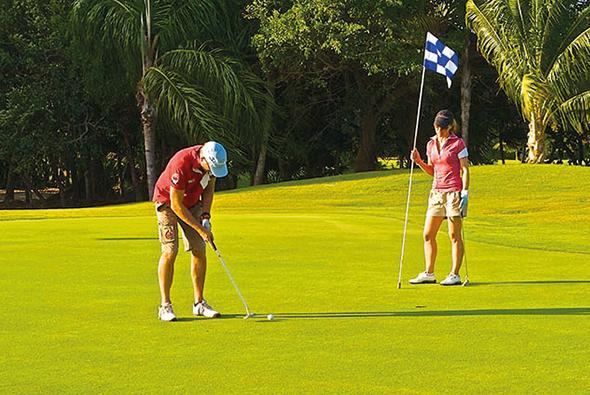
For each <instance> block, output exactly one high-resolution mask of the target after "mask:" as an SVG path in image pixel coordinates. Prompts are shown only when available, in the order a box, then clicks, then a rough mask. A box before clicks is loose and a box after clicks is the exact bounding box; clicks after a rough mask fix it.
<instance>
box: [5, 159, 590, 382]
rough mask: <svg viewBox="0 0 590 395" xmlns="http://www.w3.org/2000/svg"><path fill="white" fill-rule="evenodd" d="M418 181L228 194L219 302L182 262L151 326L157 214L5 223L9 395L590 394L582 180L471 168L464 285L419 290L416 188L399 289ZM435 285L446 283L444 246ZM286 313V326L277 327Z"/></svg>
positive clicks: (36, 214)
mask: <svg viewBox="0 0 590 395" xmlns="http://www.w3.org/2000/svg"><path fill="white" fill-rule="evenodd" d="M407 179H408V177H407V172H399V171H394V172H391V171H389V172H375V173H366V174H358V175H347V176H340V177H332V178H325V179H320V180H309V181H304V182H293V183H285V184H280V185H276V186H264V187H260V188H247V189H243V190H238V191H232V192H228V193H221V194H218V195H217V196H216V201H215V208H214V212H213V225H214V231H215V234H216V241H217V244H218V246H219V248H220V250H221V251H222V253H223V255H224V257H225V259H226V261H227V263H228V265H229V267H230V269H231V270H232V273H233V275H234V277H235V280H236V281H237V283H238V284H239V285H240V287H241V290H242V292H243V293H244V296H245V297H246V299H247V300H248V302H249V304H250V305H251V307H252V309H253V310H254V311H255V312H256V313H258V314H261V315H260V316H258V317H256V318H254V319H250V320H248V321H244V320H242V319H241V315H242V314H243V309H242V306H241V304H240V301H239V299H238V298H237V296H236V295H235V293H234V290H233V288H232V286H231V284H230V283H229V281H228V279H227V278H226V277H225V274H224V272H223V269H222V268H221V267H220V265H219V264H218V262H217V261H216V258H215V256H214V254H212V253H209V273H208V278H207V291H206V293H207V298H208V300H209V302H210V303H211V304H212V305H213V306H215V307H216V308H218V309H219V310H221V311H222V313H225V314H226V317H225V318H224V319H219V320H203V319H196V320H194V319H193V318H192V317H191V315H190V313H191V310H190V306H191V297H192V292H191V283H190V277H189V267H188V257H187V256H186V254H183V255H180V256H179V259H178V261H177V265H176V278H175V283H174V287H173V291H172V295H173V302H174V305H175V310H176V313H177V314H178V315H179V317H180V321H179V322H176V323H162V322H159V321H158V320H157V319H156V307H157V305H158V302H159V294H158V288H157V281H156V261H157V258H158V254H159V244H158V241H157V239H156V236H157V232H156V226H155V218H154V215H153V212H152V206H151V205H150V204H149V203H143V204H133V205H123V206H115V207H105V208H96V209H76V210H45V211H42V210H37V211H3V212H0V227H1V229H2V239H1V241H0V256H1V257H2V263H1V264H0V296H1V300H2V308H0V320H1V322H2V324H1V325H0V349H1V350H2V352H1V353H0V367H1V369H0V392H2V393H94V392H99V393H128V392H133V393H196V392H203V393H241V392H246V393H302V392H305V393H343V392H352V393H391V392H396V393H398V392H401V393H424V392H448V393H457V392H467V393H487V392H510V393H533V392H541V393H581V392H588V391H589V390H590V376H589V375H588V373H587V368H588V361H590V351H589V350H590V347H588V344H590V273H589V267H588V262H589V261H590V238H589V236H588V233H589V231H590V225H589V221H590V196H589V194H588V192H589V191H590V169H588V168H580V167H567V166H525V165H509V166H484V167H474V168H473V169H472V188H471V196H470V198H471V202H470V208H469V214H470V216H469V218H468V219H467V221H466V239H467V250H468V265H469V271H470V277H471V281H472V285H471V286H469V287H452V288H444V287H441V286H439V285H427V286H410V285H409V284H407V280H408V279H409V278H410V277H411V276H413V275H415V274H416V273H418V271H420V270H422V243H421V236H420V235H421V225H422V222H423V216H424V211H425V204H426V198H427V194H428V190H429V187H430V180H429V179H428V177H427V176H426V175H424V174H418V175H417V176H416V183H415V186H414V190H413V196H412V206H411V210H410V223H409V227H408V229H409V235H408V242H407V253H406V259H405V267H404V276H403V278H404V285H403V288H402V289H401V290H397V289H396V282H397V271H398V264H399V254H400V248H401V233H402V230H403V215H404V210H405V194H406V190H407ZM438 240H439V246H440V253H439V262H438V265H437V269H436V274H437V276H438V278H439V279H440V278H442V277H443V276H444V275H446V274H447V273H448V271H449V268H450V258H449V244H448V238H447V236H446V233H445V232H444V230H443V232H441V233H440V234H439V237H438ZM268 313H274V315H275V317H276V318H275V321H273V322H269V321H267V320H266V319H265V316H266V314H268Z"/></svg>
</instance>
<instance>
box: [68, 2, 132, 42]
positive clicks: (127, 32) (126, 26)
mask: <svg viewBox="0 0 590 395" xmlns="http://www.w3.org/2000/svg"><path fill="white" fill-rule="evenodd" d="M142 10H143V4H142V1H139V0H134V1H122V0H77V1H76V2H75V3H74V6H73V8H72V12H71V16H70V18H71V22H72V25H73V27H74V29H75V31H76V32H78V33H79V34H80V36H81V37H83V38H85V39H86V40H87V41H93V40H95V39H96V38H97V37H98V38H99V40H100V42H101V44H102V46H103V47H107V48H109V49H113V50H118V51H119V52H122V53H129V52H133V53H137V52H138V51H139V49H140V45H141V44H140V43H141V39H142V37H141V15H142Z"/></svg>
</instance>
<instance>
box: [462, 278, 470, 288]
mask: <svg viewBox="0 0 590 395" xmlns="http://www.w3.org/2000/svg"><path fill="white" fill-rule="evenodd" d="M467 285H469V279H468V278H467V279H465V281H463V284H461V286H463V287H465V286H467Z"/></svg>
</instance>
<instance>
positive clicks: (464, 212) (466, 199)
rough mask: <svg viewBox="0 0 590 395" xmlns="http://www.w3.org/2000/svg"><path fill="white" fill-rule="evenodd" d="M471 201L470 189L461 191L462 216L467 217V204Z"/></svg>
mask: <svg viewBox="0 0 590 395" xmlns="http://www.w3.org/2000/svg"><path fill="white" fill-rule="evenodd" d="M468 203H469V191H467V190H466V189H464V190H462V191H461V202H460V203H459V205H460V207H461V216H462V217H467V204H468Z"/></svg>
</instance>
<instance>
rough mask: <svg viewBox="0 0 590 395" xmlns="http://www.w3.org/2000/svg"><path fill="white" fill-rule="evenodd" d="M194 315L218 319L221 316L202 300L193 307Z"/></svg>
mask: <svg viewBox="0 0 590 395" xmlns="http://www.w3.org/2000/svg"><path fill="white" fill-rule="evenodd" d="M193 315H194V316H199V315H202V316H203V317H206V318H217V317H219V316H221V314H219V312H218V311H215V310H213V307H211V306H209V304H208V303H207V301H206V300H202V301H201V302H200V303H195V304H194V305H193Z"/></svg>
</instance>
